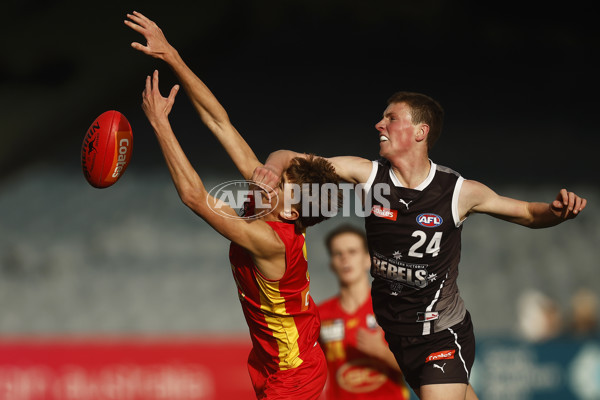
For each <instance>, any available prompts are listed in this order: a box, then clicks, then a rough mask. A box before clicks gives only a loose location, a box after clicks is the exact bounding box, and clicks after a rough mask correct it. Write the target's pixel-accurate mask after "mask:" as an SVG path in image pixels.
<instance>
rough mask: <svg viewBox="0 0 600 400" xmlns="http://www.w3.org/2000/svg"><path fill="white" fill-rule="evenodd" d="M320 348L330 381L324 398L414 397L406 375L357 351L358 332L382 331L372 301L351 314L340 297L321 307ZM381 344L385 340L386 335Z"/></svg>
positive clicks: (379, 399) (397, 399) (378, 399)
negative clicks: (325, 361) (324, 357)
mask: <svg viewBox="0 0 600 400" xmlns="http://www.w3.org/2000/svg"><path fill="white" fill-rule="evenodd" d="M319 314H320V315H321V336H320V339H319V341H320V344H321V347H322V348H323V351H324V352H325V356H326V358H327V369H328V370H329V378H328V380H327V385H326V386H325V391H324V392H323V396H322V398H325V399H326V400H362V399H365V400H366V399H369V400H383V399H394V400H405V399H408V398H409V397H410V393H409V390H408V388H407V386H406V385H405V383H404V380H403V379H402V374H401V373H400V372H398V371H396V370H394V369H392V368H390V367H389V366H387V365H386V364H385V363H383V361H380V360H377V359H375V358H373V357H371V356H369V355H367V354H365V353H363V352H361V351H360V350H358V349H357V338H356V335H357V332H358V330H359V329H366V330H368V331H370V332H374V331H380V332H381V328H380V327H379V325H377V322H376V321H375V316H374V315H373V305H372V302H371V297H370V296H369V298H368V300H367V301H365V302H364V303H363V304H362V305H361V306H360V307H359V308H358V310H356V312H354V313H352V314H349V313H347V312H346V311H345V310H344V309H343V308H342V306H341V304H340V300H339V297H334V298H331V299H329V300H326V301H324V302H323V303H321V304H320V305H319ZM381 340H384V338H383V333H382V336H381Z"/></svg>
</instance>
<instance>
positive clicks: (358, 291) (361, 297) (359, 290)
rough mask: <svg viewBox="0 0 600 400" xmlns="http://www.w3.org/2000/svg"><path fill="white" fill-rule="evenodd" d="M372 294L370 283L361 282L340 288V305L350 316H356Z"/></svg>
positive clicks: (366, 281)
mask: <svg viewBox="0 0 600 400" xmlns="http://www.w3.org/2000/svg"><path fill="white" fill-rule="evenodd" d="M370 294H371V286H370V285H369V281H368V280H365V281H360V282H356V283H353V284H350V285H345V286H341V287H340V305H341V306H342V309H343V310H344V311H345V312H346V313H348V314H354V313H355V312H356V310H358V309H359V308H360V307H361V306H362V305H363V304H365V301H367V299H368V298H369V296H370Z"/></svg>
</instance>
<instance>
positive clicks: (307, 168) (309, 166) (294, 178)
mask: <svg viewBox="0 0 600 400" xmlns="http://www.w3.org/2000/svg"><path fill="white" fill-rule="evenodd" d="M285 174H286V176H287V178H288V181H289V182H290V183H295V184H297V185H300V186H301V187H306V188H307V189H308V193H305V192H304V190H302V191H301V194H300V196H301V197H302V196H311V195H312V194H313V193H312V192H313V185H312V184H313V183H316V184H317V187H318V190H319V200H318V201H319V204H322V202H323V199H321V190H320V188H321V185H324V184H326V183H333V184H335V185H336V186H337V185H338V184H339V183H340V180H341V179H340V177H339V176H338V174H337V173H336V172H335V168H334V166H333V165H332V164H331V163H330V162H329V161H327V160H326V159H324V158H322V157H316V156H314V155H313V154H310V155H308V156H307V157H306V158H305V157H295V158H294V159H292V161H291V163H290V165H289V167H288V168H287V169H286V170H285ZM304 184H308V185H304ZM327 196H328V197H327V199H326V204H327V206H328V207H329V208H328V209H330V210H331V209H336V210H337V209H338V208H339V206H340V205H341V200H342V191H341V190H339V188H338V190H337V197H334V196H333V195H332V193H331V192H329V191H327ZM302 203H303V202H302V199H301V200H300V202H299V203H297V204H295V205H293V207H294V209H296V210H297V211H298V212H299V213H300V216H299V217H298V219H297V220H296V228H297V229H298V230H304V229H306V228H308V227H309V226H313V225H315V224H318V223H319V222H321V221H325V220H326V219H328V218H329V217H326V216H324V215H322V214H321V212H318V213H317V215H312V214H311V213H310V212H307V213H306V214H307V215H303V211H304V212H306V211H307V210H302ZM332 206H334V207H332Z"/></svg>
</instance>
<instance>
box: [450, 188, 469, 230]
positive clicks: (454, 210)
mask: <svg viewBox="0 0 600 400" xmlns="http://www.w3.org/2000/svg"><path fill="white" fill-rule="evenodd" d="M464 181H465V178H463V177H462V176H459V177H458V180H457V181H456V186H454V193H453V194H452V218H453V219H454V226H456V227H457V228H458V227H459V226H461V225H462V223H463V222H465V220H466V219H467V218H466V217H465V219H463V220H461V219H460V215H459V214H458V197H459V195H460V189H461V188H462V184H463V182H464Z"/></svg>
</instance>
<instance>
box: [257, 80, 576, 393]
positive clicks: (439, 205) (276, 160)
mask: <svg viewBox="0 0 600 400" xmlns="http://www.w3.org/2000/svg"><path fill="white" fill-rule="evenodd" d="M443 114H444V112H443V109H442V107H441V106H440V105H439V104H438V103H437V102H436V101H435V100H433V99H431V98H430V97H428V96H426V95H423V94H420V93H412V92H398V93H396V94H394V95H393V96H392V97H391V98H390V99H389V101H388V106H387V108H386V109H385V111H384V113H383V116H382V118H381V120H380V121H379V122H378V123H377V124H376V125H375V127H376V129H377V131H378V134H379V148H380V152H379V154H380V156H381V157H382V159H381V160H378V161H370V160H366V159H363V158H360V157H348V156H343V157H332V158H329V161H331V162H332V163H333V165H334V166H335V168H336V172H337V173H338V174H339V175H340V176H341V178H342V179H343V180H345V181H347V182H351V183H354V184H363V185H364V187H365V191H369V190H371V189H372V188H373V185H376V184H386V183H387V184H388V185H389V186H391V188H390V189H391V191H390V194H389V195H388V196H387V197H386V199H385V200H387V201H388V205H387V207H384V206H383V205H382V204H376V205H374V206H373V209H372V211H373V212H372V213H371V215H370V216H368V217H366V219H365V221H366V230H367V236H368V238H369V250H370V253H371V260H372V266H371V274H372V275H373V277H374V281H373V289H372V290H373V292H372V297H373V307H374V312H375V315H376V316H377V320H378V322H379V324H380V325H381V326H382V327H383V329H384V331H385V333H386V339H387V341H388V343H389V345H390V348H391V349H392V351H393V352H394V355H395V357H396V359H397V361H398V363H399V365H400V367H401V368H402V371H403V372H404V374H405V377H406V379H407V381H408V382H409V384H410V385H411V387H412V388H413V390H414V391H415V392H416V393H417V395H418V396H419V397H420V398H421V399H423V400H434V399H444V400H454V399H457V400H458V399H461V400H462V399H469V400H472V399H477V396H476V395H475V393H474V391H473V389H472V387H471V386H470V385H469V375H470V370H471V366H472V364H473V361H474V357H475V340H474V337H473V328H472V325H471V321H470V316H469V313H468V311H466V308H465V307H464V304H463V302H462V299H461V298H460V295H459V292H458V288H457V286H456V277H457V275H458V260H459V258H460V230H461V228H462V222H463V221H464V220H465V219H466V218H467V217H468V216H469V215H470V214H474V213H484V214H488V215H491V216H494V217H496V218H500V219H503V220H506V221H508V222H512V223H516V224H520V225H523V226H526V227H529V228H545V227H551V226H554V225H557V224H560V223H562V222H564V221H566V220H568V219H572V218H575V217H577V216H578V215H579V213H581V211H583V209H584V208H585V206H586V203H587V201H586V200H585V199H583V198H581V197H579V196H578V195H576V194H575V193H573V192H570V191H568V190H566V189H560V190H559V191H558V194H557V196H556V198H555V199H553V200H552V201H550V202H547V203H543V202H525V201H521V200H516V199H512V198H508V197H504V196H500V195H498V194H497V193H495V192H494V191H493V190H492V189H490V188H489V187H487V186H486V185H484V184H482V183H479V182H476V181H473V180H465V179H463V178H462V177H460V175H459V174H457V173H456V172H454V171H452V170H450V169H449V168H446V167H441V166H437V165H436V164H435V163H434V162H433V161H432V160H430V158H429V150H430V149H431V147H432V145H433V144H434V143H435V141H436V140H437V138H438V137H439V135H440V133H441V129H442V122H443ZM298 155H300V154H299V153H295V152H292V151H288V150H280V151H276V152H274V153H272V154H271V155H270V156H269V159H268V160H267V162H266V163H265V165H264V167H261V168H259V169H257V170H256V171H255V173H254V177H253V179H254V180H256V181H258V182H264V183H266V184H267V185H270V186H275V185H274V182H277V181H278V180H279V177H280V175H281V171H282V170H283V168H285V166H286V165H287V163H288V162H289V160H290V159H292V158H293V157H296V156H298Z"/></svg>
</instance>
